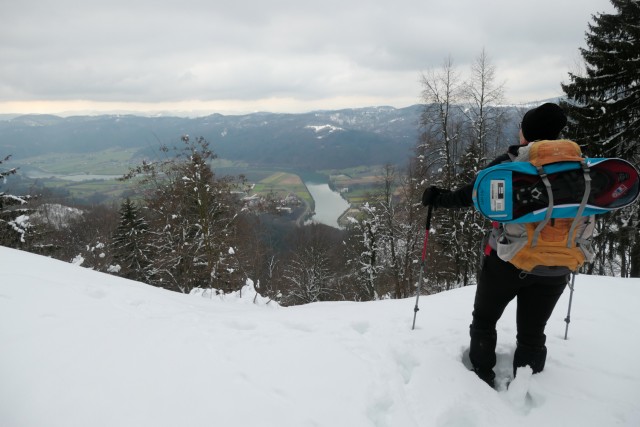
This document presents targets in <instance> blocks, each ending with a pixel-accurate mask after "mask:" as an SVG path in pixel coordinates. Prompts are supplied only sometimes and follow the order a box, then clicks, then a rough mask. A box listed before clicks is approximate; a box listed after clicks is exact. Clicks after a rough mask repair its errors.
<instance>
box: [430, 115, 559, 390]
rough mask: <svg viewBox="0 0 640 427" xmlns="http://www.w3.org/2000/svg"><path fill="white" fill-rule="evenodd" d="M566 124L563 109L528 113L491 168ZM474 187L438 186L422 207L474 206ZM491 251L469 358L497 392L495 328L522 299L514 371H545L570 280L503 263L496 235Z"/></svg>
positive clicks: (481, 280)
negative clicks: (550, 325)
mask: <svg viewBox="0 0 640 427" xmlns="http://www.w3.org/2000/svg"><path fill="white" fill-rule="evenodd" d="M566 124H567V117H566V115H565V114H564V112H563V111H562V109H561V108H560V107H559V106H558V105H557V104H553V103H545V104H542V105H540V106H539V107H537V108H534V109H532V110H529V111H527V113H526V114H525V115H524V117H523V119H522V123H521V125H520V144H519V145H513V146H511V147H509V148H508V150H507V153H505V154H503V155H501V156H498V157H497V158H496V159H495V160H493V161H492V162H491V163H490V164H489V165H488V166H487V167H491V166H494V165H497V164H500V163H503V162H508V161H512V160H513V159H514V158H515V157H516V156H517V153H518V148H519V147H520V146H523V145H527V144H528V143H529V142H533V141H538V140H554V139H558V138H559V135H560V132H561V131H562V129H563V128H564V127H565V125H566ZM473 185H474V183H473V182H471V183H469V184H467V185H465V186H463V187H461V188H459V189H458V190H456V191H449V190H445V189H441V188H437V187H434V186H430V187H428V188H427V189H426V190H425V191H424V193H423V195H422V204H423V205H424V206H432V207H433V208H434V209H435V208H465V207H471V206H473V200H472V191H473ZM488 245H489V246H490V250H489V248H487V250H486V251H485V254H486V255H485V256H484V257H483V260H482V261H481V262H482V265H481V269H480V275H479V278H478V286H477V288H476V295H475V301H474V306H473V314H472V317H473V320H472V323H471V326H470V335H471V342H470V346H469V359H470V361H471V364H472V366H473V371H474V372H475V373H476V374H477V375H478V377H480V378H481V379H482V380H483V381H485V382H486V383H487V384H489V385H490V386H491V387H494V381H495V372H494V371H493V368H494V366H495V364H496V353H495V349H496V340H497V333H496V323H497V322H498V319H500V317H501V316H502V313H503V312H504V310H505V308H506V307H507V305H508V304H509V302H510V301H512V300H513V299H514V298H516V297H517V315H516V322H517V336H516V339H517V347H516V350H515V353H514V356H513V372H514V376H515V374H516V370H517V368H519V367H522V366H529V367H531V369H532V370H533V373H534V374H535V373H538V372H541V371H542V370H543V369H544V365H545V361H546V358H547V348H546V346H545V342H546V335H545V334H544V329H545V326H546V324H547V321H548V320H549V318H550V317H551V313H552V312H553V309H554V307H555V306H556V303H557V302H558V300H559V299H560V296H561V295H562V292H563V291H564V289H565V287H566V285H567V283H568V280H569V275H567V274H566V273H562V274H561V275H558V276H553V275H552V276H536V275H533V274H531V273H529V274H526V273H525V272H523V271H522V270H519V269H518V268H517V267H515V266H514V265H513V264H511V263H509V262H506V261H503V260H502V259H500V258H499V257H498V255H497V252H496V237H495V235H494V234H493V233H491V235H490V237H489V243H488Z"/></svg>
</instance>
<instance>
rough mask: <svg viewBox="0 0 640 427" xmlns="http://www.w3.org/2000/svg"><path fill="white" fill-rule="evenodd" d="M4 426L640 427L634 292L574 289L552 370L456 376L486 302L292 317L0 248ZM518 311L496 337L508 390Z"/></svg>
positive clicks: (588, 280)
mask: <svg viewBox="0 0 640 427" xmlns="http://www.w3.org/2000/svg"><path fill="white" fill-rule="evenodd" d="M0 272H1V276H0V425H1V426H3V427H41V426H47V427H56V426H60V427H73V426H83V427H84V426H91V427H98V426H114V427H116V426H117V427H124V426H152V427H161V426H194V427H196V426H278V427H285V426H292V427H300V426H331V427H336V426H350V427H352V426H390V427H395V426H403V427H405V426H441V427H444V426H451V427H456V426H491V427H499V426H535V427H539V426H545V427H547V426H594V427H596V426H597V427H602V426H639V425H640V363H639V362H638V355H639V354H640V339H639V338H638V331H639V330H640V317H639V316H638V315H637V311H638V305H639V304H640V280H638V279H616V278H609V277H588V276H578V278H577V280H576V292H575V294H574V305H573V310H572V317H571V319H572V322H571V325H570V329H569V340H567V341H565V340H564V339H563V335H564V329H565V323H564V321H563V319H564V317H565V315H566V309H567V303H568V297H569V293H568V292H566V293H565V295H564V296H563V298H562V300H561V301H560V303H559V305H558V307H557V309H556V312H555V313H554V315H553V317H552V319H551V321H550V323H549V325H548V328H547V335H548V348H549V357H548V360H547V367H546V369H545V371H544V372H543V373H541V374H539V375H535V376H533V377H528V376H527V375H526V372H523V373H522V375H520V376H518V377H517V378H516V380H515V381H514V382H513V383H511V385H510V387H509V389H508V390H507V389H505V388H504V387H501V389H500V391H495V390H493V389H491V388H489V387H488V386H486V385H485V384H484V383H482V382H481V381H479V380H478V379H476V377H475V375H474V374H473V373H471V372H469V371H468V370H467V369H466V368H465V367H464V365H463V364H462V363H461V359H462V354H463V352H464V350H465V348H466V347H467V345H468V325H469V322H470V313H471V307H472V302H473V295H474V289H473V288H464V289H456V290H453V291H449V292H445V293H442V294H438V295H434V296H429V297H423V298H421V299H420V308H421V310H420V311H419V313H418V319H417V327H416V329H415V330H413V331H412V330H411V321H412V317H413V306H414V300H413V299H405V300H394V301H380V302H371V303H350V302H345V303H319V304H311V305H306V306H299V307H292V308H282V307H278V306H275V305H274V304H273V303H270V304H266V301H264V300H263V299H260V298H258V299H257V300H256V301H255V302H254V297H255V293H253V292H252V291H251V288H250V287H248V288H245V290H244V293H243V295H242V298H240V297H239V296H238V295H235V296H227V297H226V298H225V299H224V300H222V299H220V298H218V297H214V298H213V299H212V298H210V297H203V296H202V295H180V294H176V293H171V292H168V291H164V290H161V289H157V288H153V287H150V286H146V285H144V284H140V283H136V282H131V281H127V280H124V279H120V278H117V277H114V276H109V275H105V274H101V273H96V272H93V271H90V270H87V269H84V268H82V267H78V266H74V265H71V264H66V263H62V262H59V261H55V260H52V259H48V258H44V257H39V256H36V255H32V254H28V253H24V252H19V251H15V250H11V249H7V248H4V247H0ZM514 318H515V305H513V304H512V305H510V306H509V307H508V308H507V311H506V312H505V315H504V316H503V319H502V320H501V322H500V323H499V325H498V328H499V330H498V334H499V337H498V376H499V377H500V378H504V377H505V376H507V375H508V372H509V370H510V364H511V360H512V352H513V349H514V345H515V339H514V335H515V324H514Z"/></svg>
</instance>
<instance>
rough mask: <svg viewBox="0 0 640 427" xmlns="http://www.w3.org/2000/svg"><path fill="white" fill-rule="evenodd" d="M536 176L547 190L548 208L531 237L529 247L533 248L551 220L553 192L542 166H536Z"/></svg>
mask: <svg viewBox="0 0 640 427" xmlns="http://www.w3.org/2000/svg"><path fill="white" fill-rule="evenodd" d="M537 169H538V175H540V179H541V180H542V182H543V183H544V186H545V188H546V189H547V197H548V198H549V206H548V207H547V213H546V215H545V216H544V219H543V220H542V221H540V223H539V224H538V226H537V227H536V229H535V230H534V232H533V237H532V238H531V247H532V248H534V247H535V246H536V245H537V244H538V237H539V235H540V232H541V231H542V229H543V228H544V227H545V225H547V223H548V222H549V220H550V219H551V215H552V214H553V190H552V188H551V183H550V182H549V177H547V173H546V172H545V171H544V169H543V168H542V166H537Z"/></svg>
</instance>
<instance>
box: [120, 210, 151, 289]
mask: <svg viewBox="0 0 640 427" xmlns="http://www.w3.org/2000/svg"><path fill="white" fill-rule="evenodd" d="M148 228H149V225H148V223H147V222H146V221H145V219H144V218H143V217H142V216H141V215H140V211H139V209H138V207H137V206H136V205H135V203H133V202H132V201H131V200H130V199H128V198H127V200H125V201H124V202H123V203H122V205H121V207H120V222H119V224H118V228H117V230H116V233H115V234H114V236H113V239H112V240H111V246H112V249H113V258H114V260H115V261H116V262H117V263H118V265H119V267H120V271H119V272H118V274H119V275H121V276H123V277H126V278H128V279H132V280H138V281H142V282H146V281H148V279H149V277H148V270H149V266H150V261H149V248H148V246H147V242H146V238H147V231H148Z"/></svg>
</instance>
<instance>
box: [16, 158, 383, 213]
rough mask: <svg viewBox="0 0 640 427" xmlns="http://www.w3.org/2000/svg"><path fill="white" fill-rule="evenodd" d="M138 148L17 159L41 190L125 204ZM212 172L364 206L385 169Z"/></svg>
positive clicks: (272, 189)
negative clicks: (312, 188) (311, 187)
mask: <svg viewBox="0 0 640 427" xmlns="http://www.w3.org/2000/svg"><path fill="white" fill-rule="evenodd" d="M137 152H138V151H137V149H109V150H104V151H101V152H97V153H84V154H83V153H73V154H56V155H43V156H34V157H29V158H12V159H11V164H12V167H18V168H19V172H20V173H21V174H22V175H23V176H29V177H31V178H32V179H34V180H36V181H37V183H38V186H44V187H48V188H51V189H59V190H63V192H65V191H66V192H68V194H69V195H70V196H71V197H73V198H75V199H79V200H82V199H85V200H93V201H95V200H99V201H103V202H113V201H116V202H119V201H120V200H121V199H122V198H123V197H124V196H125V195H128V194H130V190H131V189H132V187H133V185H132V184H131V183H130V182H123V181H119V180H117V178H118V177H120V176H122V175H124V174H125V173H127V172H128V171H129V170H130V169H131V168H132V167H135V166H137V165H139V164H140V162H141V160H140V159H139V158H137V157H136V153H137ZM212 167H213V169H214V172H215V173H216V175H217V176H238V175H244V176H245V178H246V179H247V181H248V182H249V183H252V184H254V187H253V192H254V193H257V194H261V195H268V194H272V195H277V196H278V197H286V196H287V195H288V194H295V195H296V196H297V197H298V198H300V199H301V200H303V201H304V202H305V203H307V204H308V205H309V206H313V199H312V197H311V195H310V194H309V192H308V190H307V188H306V185H305V184H304V182H305V181H315V182H327V180H328V181H329V183H330V184H331V185H332V187H333V188H334V189H336V190H340V189H344V188H348V192H345V193H344V196H345V197H346V198H347V199H348V200H349V202H350V203H353V204H358V203H360V202H361V201H362V199H363V198H364V197H365V195H367V194H369V193H371V192H372V190H374V189H375V187H376V186H378V185H379V182H380V178H379V177H380V176H381V175H382V170H383V169H382V167H357V168H349V169H344V170H323V171H317V172H314V171H299V170H295V169H293V168H292V169H291V170H282V169H281V168H280V169H277V170H276V169H273V168H267V167H252V166H250V165H248V164H247V163H245V162H238V161H231V160H227V159H215V160H214V161H213V162H212Z"/></svg>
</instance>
